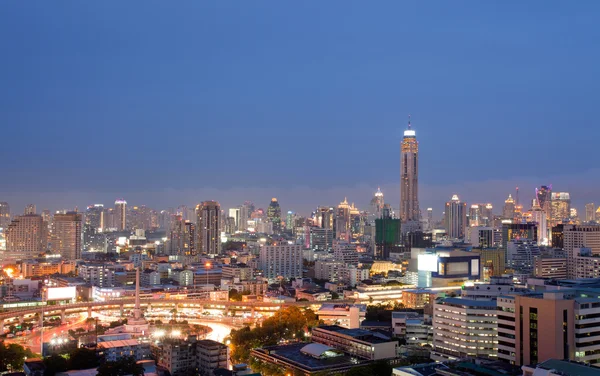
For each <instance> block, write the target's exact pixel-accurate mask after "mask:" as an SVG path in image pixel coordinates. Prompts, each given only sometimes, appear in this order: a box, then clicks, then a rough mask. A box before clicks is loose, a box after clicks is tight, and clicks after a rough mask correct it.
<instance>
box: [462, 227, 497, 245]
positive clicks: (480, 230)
mask: <svg viewBox="0 0 600 376" xmlns="http://www.w3.org/2000/svg"><path fill="white" fill-rule="evenodd" d="M466 241H467V242H469V243H471V244H472V245H473V247H475V248H491V247H494V229H493V228H492V227H483V226H476V227H468V228H467V239H466Z"/></svg>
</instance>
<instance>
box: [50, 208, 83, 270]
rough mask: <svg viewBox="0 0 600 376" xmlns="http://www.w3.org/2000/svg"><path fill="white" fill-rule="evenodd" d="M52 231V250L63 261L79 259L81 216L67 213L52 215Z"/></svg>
mask: <svg viewBox="0 0 600 376" xmlns="http://www.w3.org/2000/svg"><path fill="white" fill-rule="evenodd" d="M52 227H53V229H52V250H53V251H54V253H59V254H60V255H61V256H62V257H63V258H64V259H67V260H76V259H78V258H80V257H81V243H82V237H81V236H82V233H81V231H82V229H81V214H78V213H75V212H69V213H66V214H54V220H53V226H52Z"/></svg>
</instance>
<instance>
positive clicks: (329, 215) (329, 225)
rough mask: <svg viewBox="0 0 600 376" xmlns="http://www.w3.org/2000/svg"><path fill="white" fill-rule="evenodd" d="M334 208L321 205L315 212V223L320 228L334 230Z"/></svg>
mask: <svg viewBox="0 0 600 376" xmlns="http://www.w3.org/2000/svg"><path fill="white" fill-rule="evenodd" d="M333 220H334V215H333V208H330V207H328V206H319V207H318V208H317V211H316V212H315V214H314V219H313V224H314V225H315V226H317V227H320V228H326V229H329V230H333Z"/></svg>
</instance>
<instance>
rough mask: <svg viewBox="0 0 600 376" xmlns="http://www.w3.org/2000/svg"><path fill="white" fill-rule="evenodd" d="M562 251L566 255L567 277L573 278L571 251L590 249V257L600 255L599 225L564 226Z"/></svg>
mask: <svg viewBox="0 0 600 376" xmlns="http://www.w3.org/2000/svg"><path fill="white" fill-rule="evenodd" d="M562 234H563V249H564V250H565V252H566V254H567V275H568V277H569V278H574V276H575V262H574V259H573V256H574V254H573V250H574V249H576V248H590V249H591V254H592V255H600V226H599V225H565V226H564V227H563V231H562Z"/></svg>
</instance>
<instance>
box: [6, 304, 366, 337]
mask: <svg viewBox="0 0 600 376" xmlns="http://www.w3.org/2000/svg"><path fill="white" fill-rule="evenodd" d="M323 303H332V301H327V302H313V301H299V302H286V303H272V302H261V301H254V302H233V301H213V300H199V299H155V298H152V299H141V300H140V304H141V306H142V308H144V307H145V308H146V309H148V307H152V308H159V307H160V308H171V309H173V308H175V309H183V308H198V309H220V310H223V311H224V312H229V311H238V312H250V313H252V314H254V313H255V312H265V313H272V312H275V311H277V310H279V309H280V308H282V307H313V306H314V307H313V308H315V309H318V308H319V307H320V306H321V304H323ZM335 303H336V304H353V303H354V300H336V301H335ZM134 305H135V298H134V297H131V298H122V299H113V300H109V301H105V302H80V303H71V304H57V305H40V306H36V307H27V308H13V309H9V310H8V311H5V312H0V333H2V330H3V329H4V324H5V322H6V321H14V320H15V319H16V320H18V321H19V322H22V321H24V320H25V319H26V318H27V317H33V316H35V315H36V314H38V315H39V316H40V320H41V317H42V313H43V316H44V317H48V316H57V315H60V316H61V318H63V321H64V317H65V315H67V314H72V313H82V312H86V311H87V314H88V317H92V312H94V311H106V310H120V311H121V312H123V311H124V310H125V309H132V308H133V307H134Z"/></svg>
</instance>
